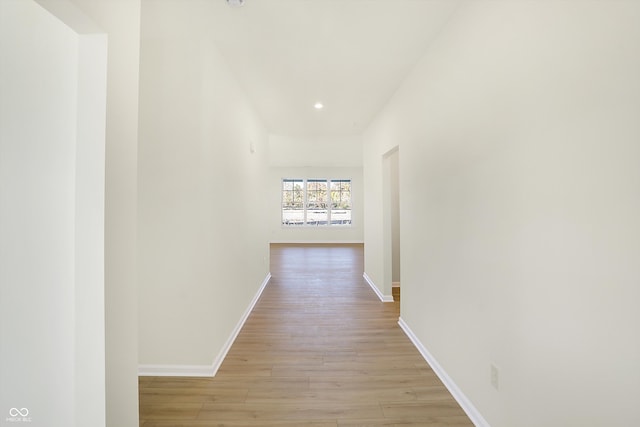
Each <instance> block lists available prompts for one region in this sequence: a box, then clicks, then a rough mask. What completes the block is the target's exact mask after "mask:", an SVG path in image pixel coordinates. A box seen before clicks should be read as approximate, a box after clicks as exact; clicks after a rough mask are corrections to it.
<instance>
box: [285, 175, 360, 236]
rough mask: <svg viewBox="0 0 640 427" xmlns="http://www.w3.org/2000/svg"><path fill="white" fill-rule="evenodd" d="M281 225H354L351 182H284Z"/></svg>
mask: <svg viewBox="0 0 640 427" xmlns="http://www.w3.org/2000/svg"><path fill="white" fill-rule="evenodd" d="M282 225H284V226H305V225H306V226H324V227H327V226H349V225H351V180H349V179H336V180H330V179H283V180H282Z"/></svg>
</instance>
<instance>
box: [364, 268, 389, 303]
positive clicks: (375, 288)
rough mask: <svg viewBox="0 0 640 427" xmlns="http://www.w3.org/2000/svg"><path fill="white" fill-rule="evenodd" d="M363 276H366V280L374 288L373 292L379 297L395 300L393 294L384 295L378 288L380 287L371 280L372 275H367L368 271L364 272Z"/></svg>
mask: <svg viewBox="0 0 640 427" xmlns="http://www.w3.org/2000/svg"><path fill="white" fill-rule="evenodd" d="M362 277H364V280H365V281H366V282H367V283H368V284H369V286H371V289H373V292H375V293H376V295H377V296H378V298H380V301H382V302H393V295H383V294H382V292H380V289H378V287H377V286H376V284H375V283H373V280H371V277H369V276H368V275H367V273H364V274H362Z"/></svg>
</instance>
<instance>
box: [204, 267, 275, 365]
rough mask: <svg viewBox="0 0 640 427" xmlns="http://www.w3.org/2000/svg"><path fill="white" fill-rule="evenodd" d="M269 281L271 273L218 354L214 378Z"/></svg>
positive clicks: (215, 361)
mask: <svg viewBox="0 0 640 427" xmlns="http://www.w3.org/2000/svg"><path fill="white" fill-rule="evenodd" d="M269 280H271V273H267V277H265V278H264V280H263V281H262V284H261V285H260V288H259V289H258V292H256V294H255V296H254V297H253V299H252V300H251V302H250V303H249V306H248V307H247V309H246V310H245V311H244V314H243V315H242V317H241V318H240V321H239V322H238V324H237V325H236V327H235V329H234V330H233V332H231V336H229V339H227V342H226V343H225V344H224V346H223V347H222V350H220V353H218V356H217V357H216V358H215V360H214V361H213V375H214V376H215V374H216V373H217V372H218V369H220V365H222V362H223V361H224V358H225V357H227V353H228V352H229V350H230V349H231V346H232V345H233V342H234V341H235V340H236V338H237V337H238V334H239V333H240V330H241V329H242V327H243V326H244V323H245V322H246V321H247V319H248V318H249V315H250V314H251V311H253V307H255V306H256V303H257V302H258V299H259V298H260V295H262V291H264V288H265V287H266V286H267V283H269Z"/></svg>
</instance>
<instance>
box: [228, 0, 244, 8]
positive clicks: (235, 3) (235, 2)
mask: <svg viewBox="0 0 640 427" xmlns="http://www.w3.org/2000/svg"><path fill="white" fill-rule="evenodd" d="M227 4H228V5H229V6H231V7H240V6H242V5H243V4H244V0H227Z"/></svg>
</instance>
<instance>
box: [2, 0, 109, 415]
mask: <svg viewBox="0 0 640 427" xmlns="http://www.w3.org/2000/svg"><path fill="white" fill-rule="evenodd" d="M58 9H59V10H58V12H63V13H61V14H60V15H57V16H54V15H53V14H52V13H50V12H49V11H47V10H45V9H43V8H42V7H41V6H40V5H38V4H36V3H35V2H32V1H24V0H9V1H3V2H2V3H0V52H1V55H0V58H1V59H0V61H1V62H0V93H2V97H0V283H1V284H2V286H1V287H0V314H1V317H0V341H1V342H2V345H1V346H0V414H2V415H1V416H0V424H2V425H13V424H14V423H23V422H28V423H29V425H33V426H47V427H49V426H54V427H55V426H75V425H86V424H87V423H89V424H91V425H95V426H104V425H105V391H104V389H105V362H104V338H105V335H104V326H105V324H104V257H103V254H104V248H103V245H104V237H103V236H104V235H103V229H104V144H105V104H106V58H107V40H106V36H105V35H104V34H101V33H100V31H99V30H98V29H97V27H95V25H94V24H93V23H92V22H90V21H89V20H88V19H87V18H86V16H83V15H82V14H81V13H80V12H79V11H78V10H76V9H74V8H73V6H72V5H71V4H69V3H67V2H58ZM63 21H64V22H65V23H66V24H68V25H70V26H67V25H66V24H65V23H63ZM12 408H15V409H19V410H20V411H21V413H22V415H26V417H24V418H23V417H22V416H17V417H16V416H15V415H17V414H16V413H15V412H14V413H12V412H11V409H12ZM15 409H14V411H15ZM27 412H28V413H27ZM12 415H14V416H13V417H12Z"/></svg>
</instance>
